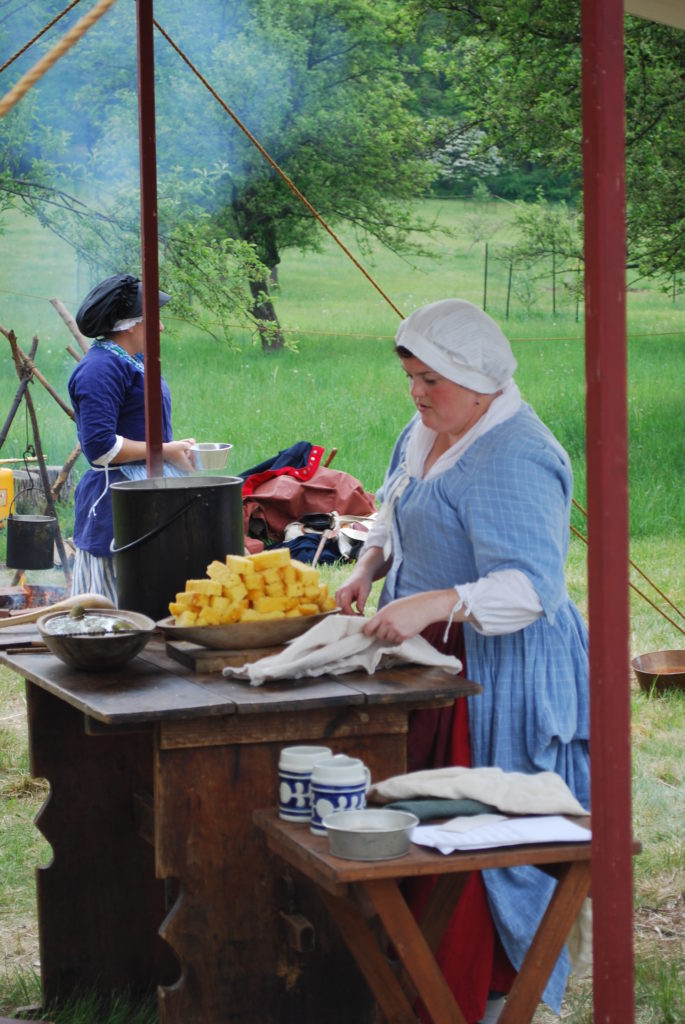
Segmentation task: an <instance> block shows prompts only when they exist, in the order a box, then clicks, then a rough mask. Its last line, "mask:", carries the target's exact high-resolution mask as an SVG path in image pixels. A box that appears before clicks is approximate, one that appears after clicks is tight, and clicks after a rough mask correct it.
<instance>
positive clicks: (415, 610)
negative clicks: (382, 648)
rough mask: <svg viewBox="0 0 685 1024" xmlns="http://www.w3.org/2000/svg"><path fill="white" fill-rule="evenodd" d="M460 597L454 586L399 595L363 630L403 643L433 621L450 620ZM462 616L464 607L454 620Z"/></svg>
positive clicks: (370, 634)
mask: <svg viewBox="0 0 685 1024" xmlns="http://www.w3.org/2000/svg"><path fill="white" fill-rule="evenodd" d="M458 600H459V599H458V597H457V595H456V593H455V591H454V590H453V589H452V588H450V589H449V590H427V591H425V592H424V593H422V594H412V595H411V596H410V597H400V598H398V599H397V600H396V601H391V602H390V604H386V606H385V607H384V608H381V610H380V611H379V612H376V614H375V615H374V616H372V617H371V618H370V619H369V621H368V622H367V623H366V624H365V626H364V632H365V633H366V634H367V636H375V637H376V639H378V640H385V641H386V643H390V644H401V643H403V642H404V641H405V640H409V638H410V637H412V636H417V635H418V634H419V633H421V632H422V631H423V630H424V629H425V628H426V626H430V624H431V623H432V622H443V621H446V620H447V619H449V617H450V614H451V612H452V609H453V608H454V606H455V604H457V602H458ZM463 617H464V614H463V610H462V611H460V612H457V613H456V614H455V616H454V619H455V620H456V621H460V620H461V619H463Z"/></svg>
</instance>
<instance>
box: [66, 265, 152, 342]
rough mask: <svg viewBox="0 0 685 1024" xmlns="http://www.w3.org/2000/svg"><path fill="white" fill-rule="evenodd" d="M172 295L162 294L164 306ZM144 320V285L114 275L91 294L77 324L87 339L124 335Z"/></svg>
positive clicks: (137, 281) (80, 309) (78, 314)
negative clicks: (115, 334) (120, 332)
mask: <svg viewBox="0 0 685 1024" xmlns="http://www.w3.org/2000/svg"><path fill="white" fill-rule="evenodd" d="M170 298H171V296H170V295H167V293H166V292H160V293H159V305H160V307H161V306H164V305H165V304H166V303H167V302H168V301H169V299H170ZM142 318H143V285H142V283H141V281H140V279H139V278H137V277H134V276H133V274H114V275H113V276H112V277H108V278H106V279H105V280H104V281H101V282H100V284H97V285H95V287H94V288H93V289H92V290H91V291H90V292H88V294H87V295H86V297H85V299H84V300H83V302H82V303H81V305H80V307H79V310H78V313H77V314H76V323H77V325H78V329H79V330H80V332H81V334H83V335H85V337H86V338H100V337H102V336H103V335H108V334H111V333H113V332H116V331H124V330H127V329H128V328H129V327H132V326H133V324H135V323H139V322H140V321H141V320H142Z"/></svg>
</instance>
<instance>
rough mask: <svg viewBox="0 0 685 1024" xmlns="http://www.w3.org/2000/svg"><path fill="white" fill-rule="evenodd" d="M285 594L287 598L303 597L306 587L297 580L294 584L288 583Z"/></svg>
mask: <svg viewBox="0 0 685 1024" xmlns="http://www.w3.org/2000/svg"><path fill="white" fill-rule="evenodd" d="M285 594H286V597H302V595H303V594H304V587H303V585H302V584H301V583H300V582H299V580H296V581H295V582H294V583H286V584H285Z"/></svg>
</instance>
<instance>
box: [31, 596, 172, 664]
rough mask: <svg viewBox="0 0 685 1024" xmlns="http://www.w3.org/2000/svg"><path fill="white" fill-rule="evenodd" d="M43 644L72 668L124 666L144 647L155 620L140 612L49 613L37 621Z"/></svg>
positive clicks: (98, 610)
mask: <svg viewBox="0 0 685 1024" xmlns="http://www.w3.org/2000/svg"><path fill="white" fill-rule="evenodd" d="M37 626H38V629H39V631H40V635H41V637H42V638H43V641H44V643H45V645H46V647H47V648H48V649H49V650H50V651H52V653H53V654H55V655H56V656H57V657H58V658H60V659H61V660H62V661H63V662H65V664H67V665H70V666H71V668H76V669H82V670H85V671H89V672H107V671H110V670H112V669H115V668H119V667H120V666H121V665H125V664H126V662H127V661H130V660H131V658H135V656H136V654H139V653H140V651H142V649H143V648H144V647H145V644H146V643H147V642H148V640H149V639H150V637H151V636H152V634H153V632H154V630H155V628H156V627H155V622H154V619H150V618H148V617H147V615H141V614H140V612H127V611H118V610H116V609H114V610H109V609H107V610H105V609H102V608H90V609H88V608H86V609H84V608H79V607H78V606H76V607H74V608H72V609H71V610H70V611H68V612H64V611H62V612H49V613H48V614H47V615H43V616H41V618H40V619H38V622H37Z"/></svg>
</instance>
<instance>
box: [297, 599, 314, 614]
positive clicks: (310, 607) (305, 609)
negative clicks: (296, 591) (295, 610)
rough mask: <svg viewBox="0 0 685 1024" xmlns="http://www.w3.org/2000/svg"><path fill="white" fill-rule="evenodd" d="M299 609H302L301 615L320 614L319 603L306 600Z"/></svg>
mask: <svg viewBox="0 0 685 1024" xmlns="http://www.w3.org/2000/svg"><path fill="white" fill-rule="evenodd" d="M299 609H300V615H318V614H319V606H318V604H314V603H309V602H305V603H304V604H301V605H299Z"/></svg>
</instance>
